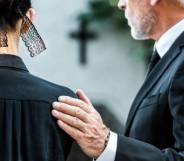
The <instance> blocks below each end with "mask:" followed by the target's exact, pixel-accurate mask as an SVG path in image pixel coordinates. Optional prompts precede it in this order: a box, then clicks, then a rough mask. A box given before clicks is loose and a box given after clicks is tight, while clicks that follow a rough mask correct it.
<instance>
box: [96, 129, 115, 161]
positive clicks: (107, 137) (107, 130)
mask: <svg viewBox="0 0 184 161" xmlns="http://www.w3.org/2000/svg"><path fill="white" fill-rule="evenodd" d="M105 131H106V132H105V140H104V146H103V150H102V151H101V154H102V153H103V151H104V150H105V149H106V147H107V145H108V142H109V138H110V135H111V131H110V128H107V127H105ZM101 154H100V155H101ZM100 155H99V156H100ZM99 156H97V157H94V158H93V160H94V161H95V160H97V159H98V157H99Z"/></svg>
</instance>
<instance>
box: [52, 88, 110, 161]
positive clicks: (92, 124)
mask: <svg viewBox="0 0 184 161" xmlns="http://www.w3.org/2000/svg"><path fill="white" fill-rule="evenodd" d="M77 96H78V98H79V99H74V98H71V97H63V96H62V97H59V102H54V103H53V107H54V110H53V111H52V115H53V116H54V117H55V118H56V119H58V125H59V127H60V128H62V129H63V130H64V131H65V132H66V133H67V134H68V135H70V136H71V137H72V138H73V139H74V140H75V141H76V142H77V143H78V144H79V146H80V147H81V149H82V150H83V151H84V153H86V154H87V155H88V156H90V157H93V158H97V157H99V156H100V155H101V154H102V152H103V151H104V148H105V140H106V138H107V135H108V132H109V130H108V129H107V128H106V126H105V125H104V124H103V121H102V118H101V116H100V114H99V113H98V112H97V111H96V110H95V108H94V107H93V105H92V103H91V101H90V100H89V98H88V97H87V96H86V95H85V94H84V92H83V91H82V90H77Z"/></svg>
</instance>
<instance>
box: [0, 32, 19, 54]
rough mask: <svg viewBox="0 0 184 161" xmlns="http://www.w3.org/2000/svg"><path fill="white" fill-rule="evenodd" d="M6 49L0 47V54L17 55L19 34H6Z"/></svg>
mask: <svg viewBox="0 0 184 161" xmlns="http://www.w3.org/2000/svg"><path fill="white" fill-rule="evenodd" d="M7 39H8V47H0V54H12V55H18V45H19V33H17V32H8V33H7Z"/></svg>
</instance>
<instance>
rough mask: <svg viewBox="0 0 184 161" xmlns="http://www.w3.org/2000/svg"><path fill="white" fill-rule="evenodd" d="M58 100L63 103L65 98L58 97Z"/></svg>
mask: <svg viewBox="0 0 184 161" xmlns="http://www.w3.org/2000/svg"><path fill="white" fill-rule="evenodd" d="M58 100H59V101H61V102H63V101H65V100H66V98H65V97H64V96H60V97H59V98H58Z"/></svg>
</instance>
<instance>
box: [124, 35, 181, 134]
mask: <svg viewBox="0 0 184 161" xmlns="http://www.w3.org/2000/svg"><path fill="white" fill-rule="evenodd" d="M182 45H184V33H182V34H181V36H180V37H179V38H178V39H177V40H176V41H175V43H174V44H173V45H172V47H171V48H170V50H169V51H168V52H167V53H166V54H165V56H164V57H163V58H162V59H161V60H160V61H159V63H158V64H157V65H156V66H155V67H154V69H153V70H152V72H151V73H150V74H149V75H148V77H147V79H146V80H145V82H144V84H143V86H142V87H141V89H140V90H139V92H138V94H137V95H136V97H135V100H134V101H133V103H132V106H131V109H130V112H129V116H128V119H127V123H126V127H125V135H128V133H129V130H130V126H131V123H132V121H133V119H134V117H135V114H136V112H137V110H138V108H139V105H140V104H141V102H142V100H143V99H144V98H145V96H146V95H147V94H148V92H149V91H150V90H151V89H152V87H153V86H154V85H155V84H156V83H157V81H158V80H159V78H160V77H161V76H162V74H163V73H164V72H165V71H166V69H167V68H168V67H169V65H170V64H171V63H172V61H173V60H174V59H175V58H176V57H177V55H178V54H179V53H180V47H181V46H182Z"/></svg>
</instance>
